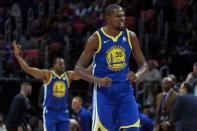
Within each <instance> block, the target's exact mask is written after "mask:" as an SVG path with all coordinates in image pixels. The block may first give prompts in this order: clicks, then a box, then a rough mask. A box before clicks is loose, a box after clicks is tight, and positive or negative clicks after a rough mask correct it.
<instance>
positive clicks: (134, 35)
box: [126, 29, 136, 37]
mask: <svg viewBox="0 0 197 131" xmlns="http://www.w3.org/2000/svg"><path fill="white" fill-rule="evenodd" d="M126 30H127V31H128V32H129V35H130V36H131V37H136V34H135V32H133V31H131V30H129V29H126Z"/></svg>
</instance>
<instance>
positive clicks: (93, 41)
mask: <svg viewBox="0 0 197 131" xmlns="http://www.w3.org/2000/svg"><path fill="white" fill-rule="evenodd" d="M98 46H99V40H98V37H97V35H96V33H94V34H93V35H92V36H90V38H89V39H88V41H87V43H86V46H85V49H84V51H83V52H82V54H81V56H80V58H79V60H78V61H77V64H76V66H75V71H76V72H77V73H79V74H80V76H81V78H82V79H84V80H86V81H88V82H91V83H96V84H98V85H99V86H104V87H107V86H109V85H110V84H111V79H110V78H108V77H105V78H102V79H100V78H97V77H94V76H92V75H91V74H90V73H89V71H87V70H86V68H87V67H88V66H89V64H90V62H91V60H92V58H93V56H94V53H95V52H96V50H97V49H98Z"/></svg>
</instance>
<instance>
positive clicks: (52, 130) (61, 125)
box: [43, 107, 69, 131]
mask: <svg viewBox="0 0 197 131" xmlns="http://www.w3.org/2000/svg"><path fill="white" fill-rule="evenodd" d="M43 125H44V131H69V115H68V110H65V109H62V110H56V109H47V108H46V107H44V109H43Z"/></svg>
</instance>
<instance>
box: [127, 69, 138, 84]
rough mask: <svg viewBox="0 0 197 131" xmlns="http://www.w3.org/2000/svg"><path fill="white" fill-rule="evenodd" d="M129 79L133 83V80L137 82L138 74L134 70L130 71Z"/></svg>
mask: <svg viewBox="0 0 197 131" xmlns="http://www.w3.org/2000/svg"><path fill="white" fill-rule="evenodd" d="M127 79H128V80H129V81H130V82H131V83H133V82H136V81H137V76H136V75H135V73H134V72H132V71H130V72H129V73H128V74H127Z"/></svg>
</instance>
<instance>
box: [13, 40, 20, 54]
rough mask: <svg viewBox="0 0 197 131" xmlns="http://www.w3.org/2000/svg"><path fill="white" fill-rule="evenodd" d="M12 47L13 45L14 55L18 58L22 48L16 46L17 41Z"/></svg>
mask: <svg viewBox="0 0 197 131" xmlns="http://www.w3.org/2000/svg"><path fill="white" fill-rule="evenodd" d="M12 45H13V51H14V55H15V56H18V55H19V54H20V48H21V46H20V45H17V44H16V40H14V41H13V42H12Z"/></svg>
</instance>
